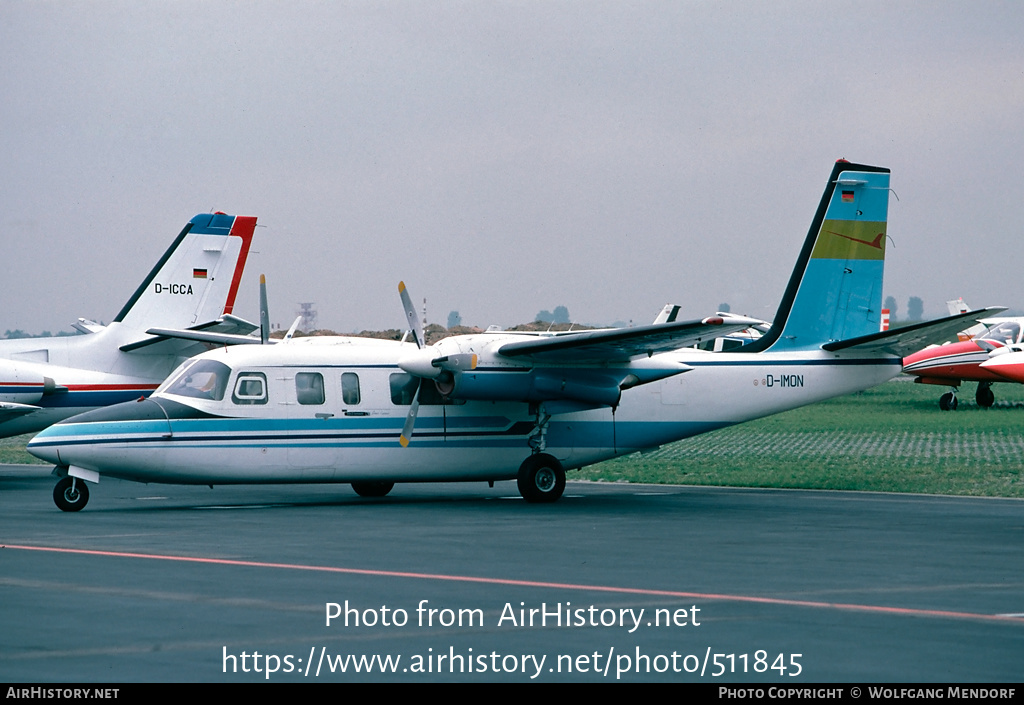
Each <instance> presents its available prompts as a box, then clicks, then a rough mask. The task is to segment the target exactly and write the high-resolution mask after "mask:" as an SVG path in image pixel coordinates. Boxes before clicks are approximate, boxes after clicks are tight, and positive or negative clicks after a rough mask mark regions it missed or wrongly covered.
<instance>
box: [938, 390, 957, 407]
mask: <svg viewBox="0 0 1024 705" xmlns="http://www.w3.org/2000/svg"><path fill="white" fill-rule="evenodd" d="M957 404H958V402H957V399H956V395H955V394H953V392H946V393H945V394H943V395H942V396H941V397H939V408H940V409H942V410H943V411H956V407H957Z"/></svg>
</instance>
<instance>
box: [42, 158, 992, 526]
mask: <svg viewBox="0 0 1024 705" xmlns="http://www.w3.org/2000/svg"><path fill="white" fill-rule="evenodd" d="M888 194H889V170H888V169H883V168H879V167H873V166H864V165H857V164H851V163H849V162H846V161H843V160H841V161H839V162H837V163H836V165H835V167H834V169H833V171H832V174H831V176H830V177H829V180H828V183H827V185H826V188H825V192H824V195H823V196H822V199H821V203H820V205H819V207H818V210H817V213H816V214H815V217H814V220H813V222H812V224H811V228H810V231H809V232H808V235H807V238H806V240H805V242H804V246H803V249H802V250H801V252H800V255H799V258H798V260H797V264H796V268H795V269H794V271H793V274H792V277H791V279H790V282H789V285H788V287H787V288H786V291H785V294H784V296H783V299H782V303H781V305H780V307H779V310H778V314H777V315H776V316H775V319H774V322H773V324H772V326H771V328H770V329H769V330H768V332H767V333H766V334H765V335H763V336H762V337H760V338H758V339H756V340H754V341H752V342H750V343H749V344H747V345H744V346H742V347H741V348H739V349H737V350H735V351H729V352H714V351H707V350H702V349H699V348H697V349H695V348H692V347H687V346H691V345H694V344H695V343H701V342H704V341H707V340H708V339H709V338H715V337H720V336H722V335H725V334H728V333H730V332H733V331H738V330H741V329H744V328H747V327H749V326H751V325H755V324H756V323H757V321H754V320H753V319H747V318H741V317H733V316H722V315H716V316H713V317H710V318H705V319H703V320H695V321H684V322H680V321H675V322H663V323H656V324H653V325H649V326H642V327H637V328H622V329H612V330H597V331H578V332H568V333H561V334H543V333H541V334H537V333H533V334H530V333H512V332H501V331H495V332H487V333H480V334H474V335H462V336H453V337H450V338H446V339H444V340H441V341H440V342H438V343H435V344H434V345H429V346H428V345H425V344H424V342H423V341H424V338H423V333H422V330H421V328H420V325H419V322H418V317H417V315H416V312H415V310H414V308H413V306H412V302H411V300H410V297H409V294H408V292H407V290H406V289H405V286H404V284H399V292H400V295H401V298H402V301H403V306H404V308H405V312H406V316H407V318H408V321H409V323H410V329H411V331H412V334H413V337H414V342H410V343H406V342H396V341H381V340H369V339H360V338H348V337H339V338H301V339H297V340H292V341H289V342H286V343H282V344H276V345H248V346H236V347H228V346H227V344H228V343H237V342H260V341H259V340H257V339H254V338H249V337H240V336H217V335H215V334H199V333H194V334H189V333H187V332H180V333H181V334H182V335H190V336H191V337H192V338H193V339H199V340H207V341H211V342H213V341H215V340H216V341H219V342H222V343H224V344H225V346H224V347H221V348H219V349H217V350H212V351H210V352H207V353H204V354H202V355H199V356H197V357H195V358H193V359H192V360H190V361H188V362H186V363H185V364H184V365H182V366H181V367H180V368H179V369H178V370H177V371H175V372H174V374H172V375H171V376H170V377H169V378H168V379H167V381H165V382H164V383H163V384H162V385H161V386H160V388H159V389H157V390H156V392H154V393H153V394H152V395H151V396H150V397H149V398H148V399H140V400H139V401H138V402H128V403H125V404H119V405H116V406H111V407H107V408H104V409H99V410H96V411H92V412H89V413H86V414H82V415H80V416H77V417H75V418H72V419H68V420H66V421H64V422H62V423H60V424H57V425H54V426H51V427H50V428H48V429H46V430H45V431H43V432H42V433H40V434H39V435H37V436H36V437H35V438H34V439H33V440H32V441H31V442H30V443H29V445H28V450H29V451H30V452H31V453H33V454H34V455H36V456H38V457H40V458H43V459H46V460H49V461H51V462H53V463H55V464H56V468H55V473H56V474H57V475H59V476H61V479H60V480H59V482H58V483H57V486H56V487H55V489H54V500H55V501H56V504H57V506H58V507H60V508H61V509H63V510H65V511H77V510H79V509H81V508H82V507H83V506H85V504H86V502H87V501H88V487H87V485H86V482H83V481H87V482H93V483H95V482H99V480H100V477H101V476H103V475H107V476H110V477H116V478H123V479H127V480H134V481H138V482H163V483H180V484H207V485H211V486H212V485H215V484H241V483H327V482H335V483H339V482H344V483H351V484H352V487H353V489H354V490H355V491H356V492H357V493H358V494H360V495H363V496H383V495H385V494H387V493H388V492H389V491H391V489H392V487H393V486H394V483H396V482H423V481H487V482H491V483H493V482H494V481H497V480H511V479H516V480H517V482H518V486H519V491H520V493H521V494H522V496H523V497H524V498H525V499H526V500H527V501H530V502H553V501H555V500H557V499H558V498H559V497H560V496H561V494H562V492H563V490H564V487H565V479H566V476H565V471H566V470H567V469H575V468H581V467H583V466H585V465H590V464H592V463H597V462H600V461H603V460H607V459H609V458H613V457H616V456H621V455H625V454H629V453H633V452H636V451H640V450H646V449H651V448H655V447H657V446H660V445H662V444H665V443H670V442H672V441H675V440H678V439H681V438H685V437H688V436H693V435H696V434H699V433H705V432H707V431H713V430H715V429H719V428H723V427H725V426H730V425H732V424H737V423H741V422H743V421H748V420H750V419H754V418H758V417H762V416H767V415H769V414H774V413H778V412H780V411H785V410H787V409H792V408H795V407H798V406H802V405H804V404H810V403H813V402H816V401H820V400H822V399H827V398H830V397H834V396H838V395H842V394H847V393H850V392H854V391H857V390H861V389H865V388H868V387H871V386H874V385H876V384H879V383H881V382H884V381H885V380H888V379H889V378H891V377H894V376H896V375H897V374H899V373H900V371H901V360H902V357H903V355H904V354H905V353H906V352H907V351H909V350H917V349H920V348H921V347H922V346H923V345H924V344H925V343H927V342H928V341H929V340H931V339H942V337H943V336H947V335H949V334H950V332H955V331H957V330H959V329H961V328H963V327H964V326H965V320H967V319H969V318H971V317H972V315H978V316H983V315H990V312H980V313H979V312H969V313H967V314H962V315H959V316H955V317H951V318H948V319H943V320H941V321H938V322H932V323H928V324H920V325H918V326H915V327H913V328H904V329H901V330H899V331H888V332H882V333H880V332H879V319H880V314H881V309H882V269H883V261H884V253H885V243H886V217H887V209H888ZM972 320H973V319H972ZM161 333H164V334H169V335H174V334H176V333H175V332H174V331H161Z"/></svg>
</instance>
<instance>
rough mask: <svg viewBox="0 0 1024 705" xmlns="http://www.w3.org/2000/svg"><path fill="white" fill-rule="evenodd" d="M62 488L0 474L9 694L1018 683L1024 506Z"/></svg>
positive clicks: (570, 489) (1023, 616)
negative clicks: (124, 689)
mask: <svg viewBox="0 0 1024 705" xmlns="http://www.w3.org/2000/svg"><path fill="white" fill-rule="evenodd" d="M48 473H49V468H46V467H40V466H13V465H5V466H0V681H3V682H19V683H53V682H76V683H81V682H101V683H130V682H208V683H217V682H238V681H243V682H263V681H270V682H277V683H297V682H355V681H374V682H390V681H417V682H447V681H460V682H494V681H506V682H531V681H533V682H549V681H562V682H565V681H568V682H594V681H597V682H633V681H646V682H650V681H683V682H686V681H689V682H701V683H709V684H716V685H717V684H732V683H757V684H760V685H761V686H763V687H765V688H768V687H771V686H776V687H783V688H792V687H798V686H800V685H801V684H807V683H829V682H831V683H851V684H853V683H856V684H870V683H892V682H914V683H1009V682H1019V681H1020V678H1021V673H1022V670H1021V664H1022V662H1024V570H1022V569H1021V566H1024V501H1020V500H1012V499H981V498H964V497H945V496H919V495H901V494H880V493H855V492H827V491H794V490H764V489H731V488H719V487H680V486H655V485H632V484H620V483H614V484H613V483H589V482H569V483H568V485H567V487H566V492H565V495H564V496H563V498H562V499H561V500H560V501H558V502H557V503H554V504H550V505H531V504H527V503H526V502H524V501H523V500H522V499H521V498H520V497H519V495H518V492H517V491H516V488H515V483H497V484H496V485H495V486H494V487H493V488H490V487H488V486H487V484H486V483H474V484H447V483H446V484H411V485H398V486H396V487H395V489H394V490H393V491H392V493H391V494H390V495H389V496H388V497H385V498H383V499H372V500H367V499H363V498H360V497H358V496H356V495H355V494H354V493H353V492H352V490H351V488H350V487H348V486H347V485H288V486H248V487H216V488H213V489H210V488H208V487H191V486H170V485H141V484H135V483H130V482H122V481H118V480H109V479H103V480H102V481H101V482H100V483H99V484H98V485H92V486H91V487H90V489H91V499H90V501H89V505H88V506H87V507H86V508H85V509H84V510H83V511H81V512H79V513H71V514H69V513H64V512H61V511H60V510H58V509H57V508H56V506H54V504H53V500H52V489H53V485H54V483H55V478H53V477H51V476H50V475H49V474H48ZM571 477H572V473H570V478H571Z"/></svg>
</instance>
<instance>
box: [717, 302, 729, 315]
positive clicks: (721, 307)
mask: <svg viewBox="0 0 1024 705" xmlns="http://www.w3.org/2000/svg"><path fill="white" fill-rule="evenodd" d="M718 310H719V311H721V312H722V313H729V311H732V308H731V307H730V306H729V304H718Z"/></svg>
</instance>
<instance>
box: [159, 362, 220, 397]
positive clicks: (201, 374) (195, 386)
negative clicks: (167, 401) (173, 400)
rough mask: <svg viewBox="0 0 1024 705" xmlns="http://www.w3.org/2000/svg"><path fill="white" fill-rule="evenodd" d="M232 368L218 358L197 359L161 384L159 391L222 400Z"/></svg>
mask: <svg viewBox="0 0 1024 705" xmlns="http://www.w3.org/2000/svg"><path fill="white" fill-rule="evenodd" d="M229 376H231V368H230V367H228V366H227V365H225V364H224V363H222V362H217V361H216V360H196V361H195V362H194V363H192V364H190V365H188V366H187V367H184V368H183V369H182V370H181V372H179V373H178V375H177V376H176V377H174V378H173V379H171V380H170V381H168V382H165V383H164V384H162V385H160V389H158V390H157V391H158V392H163V393H165V394H177V395H179V396H183V397H193V398H195V399H212V400H213V401H220V400H222V399H223V398H224V390H225V389H226V388H227V385H228V377H229Z"/></svg>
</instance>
